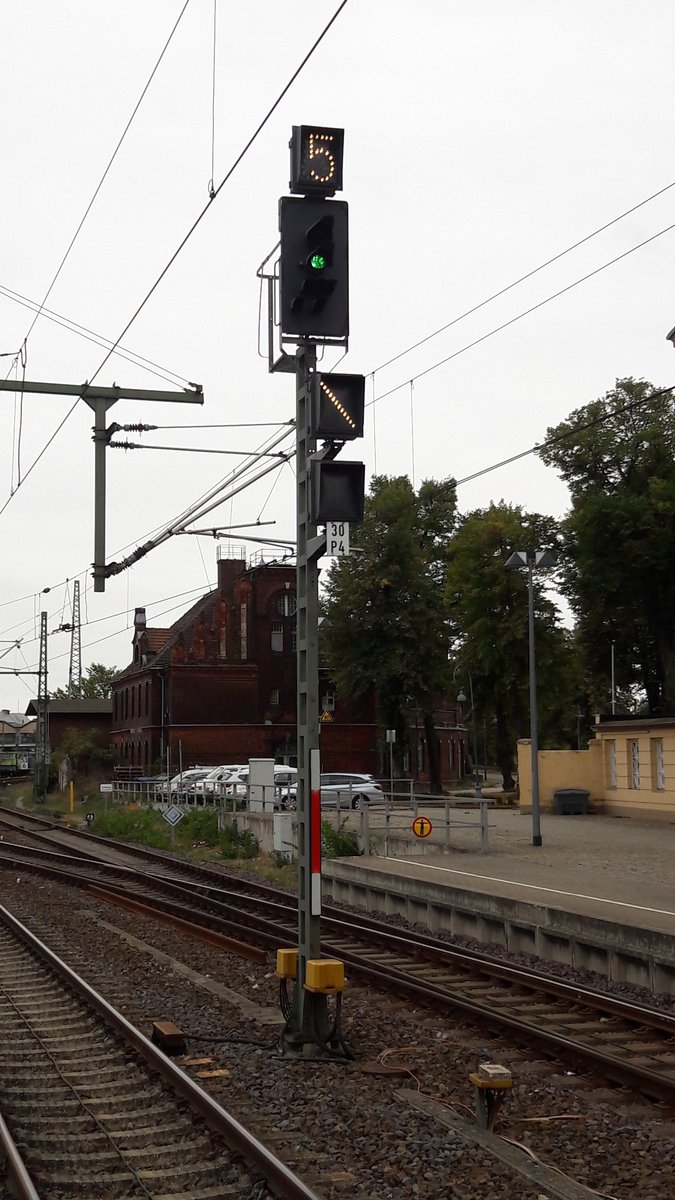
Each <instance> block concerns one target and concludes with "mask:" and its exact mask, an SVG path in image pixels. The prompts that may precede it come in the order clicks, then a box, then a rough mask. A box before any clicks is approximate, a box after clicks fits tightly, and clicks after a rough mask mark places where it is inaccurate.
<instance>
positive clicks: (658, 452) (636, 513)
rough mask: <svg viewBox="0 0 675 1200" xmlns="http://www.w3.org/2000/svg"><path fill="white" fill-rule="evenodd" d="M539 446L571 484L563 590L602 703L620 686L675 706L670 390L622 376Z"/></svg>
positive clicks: (674, 463) (653, 709)
mask: <svg viewBox="0 0 675 1200" xmlns="http://www.w3.org/2000/svg"><path fill="white" fill-rule="evenodd" d="M548 438H549V439H555V441H554V444H553V445H548V446H546V447H545V448H543V449H542V450H540V452H539V453H540V456H541V458H542V459H543V460H544V462H546V463H549V464H550V465H552V466H555V467H557V469H558V470H559V472H560V474H561V475H562V477H563V479H564V480H565V481H566V483H567V484H568V486H569V488H570V492H571V495H572V508H571V511H570V513H569V516H568V517H567V519H566V521H565V523H564V558H565V571H564V575H563V583H562V586H563V588H564V590H565V592H566V594H567V596H568V598H569V600H570V603H571V605H572V608H573V610H574V612H575V615H576V617H577V623H578V632H579V641H580V645H581V650H582V654H583V658H584V663H585V667H586V672H587V677H588V681H589V689H590V692H591V695H592V698H593V701H594V703H595V705H596V706H597V707H605V708H606V707H607V702H608V698H609V691H610V662H611V646H612V642H614V646H615V660H616V678H617V683H618V685H619V686H620V688H622V689H623V690H624V693H625V694H626V695H629V696H630V694H631V690H634V689H635V688H636V687H637V688H638V689H643V690H644V693H645V694H646V698H647V705H648V708H649V712H650V713H651V714H658V713H664V712H670V713H672V712H675V566H674V564H675V406H674V404H673V398H672V394H671V392H670V391H666V392H663V391H655V389H654V387H653V385H652V384H651V383H647V382H646V381H645V380H635V379H630V378H629V379H619V380H617V382H616V387H615V388H614V389H613V390H612V391H609V392H607V393H606V395H605V396H603V397H602V398H601V399H598V400H594V401H593V402H592V403H590V404H587V405H585V406H584V407H583V408H579V409H576V410H575V411H574V412H573V413H571V414H570V416H569V417H568V419H567V420H566V421H563V422H562V423H561V424H560V425H558V426H556V427H555V428H554V429H550V430H549V431H548Z"/></svg>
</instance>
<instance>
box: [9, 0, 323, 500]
mask: <svg viewBox="0 0 675 1200" xmlns="http://www.w3.org/2000/svg"><path fill="white" fill-rule="evenodd" d="M187 3H189V0H186V5H187ZM346 4H347V0H340V4H338V7H337V8H336V10H335V12H334V13H333V15H332V17H331V18H330V20H329V21H328V22H327V24H326V25H325V26H324V28H323V29H322V31H321V33H320V34H319V36H318V37H317V38H316V40H315V41H314V43H313V45H312V46H311V47H310V49H309V50H308V51H307V53H306V55H305V57H304V58H303V59H302V62H301V63H300V65H299V66H298V67H297V68H296V70H295V71H294V72H293V74H292V75H291V77H290V79H289V80H288V82H287V83H286V85H285V87H283V88H282V90H281V92H280V93H279V95H278V96H277V98H276V100H275V101H274V103H273V104H272V106H271V108H269V109H268V111H267V113H266V114H265V116H264V117H263V119H262V121H261V122H260V124H259V125H258V127H257V128H256V129H255V130H254V132H253V133H252V134H251V137H250V138H249V139H248V141H247V142H246V144H245V146H244V148H243V149H242V150H241V151H240V153H239V154H238V155H237V157H236V158H235V160H234V162H233V163H232V165H231V167H230V169H229V171H228V172H227V173H226V175H225V176H224V178H223V179H222V180H221V182H220V183H219V185H218V187H217V188H216V189H215V191H214V193H213V196H210V197H209V202H208V204H206V205H205V206H204V208H203V209H202V211H201V212H200V213H199V215H198V216H197V218H196V220H195V221H193V223H192V225H191V226H190V228H189V229H188V231H187V233H186V234H185V236H184V238H183V239H182V241H181V242H180V243H179V245H178V247H177V248H176V250H175V251H174V253H173V254H172V255H171V257H170V259H169V261H168V262H167V264H166V266H165V267H164V268H163V269H162V271H161V272H160V274H159V275H158V276H157V279H156V280H155V282H154V283H153V285H152V287H151V288H150V290H149V291H148V292H147V293H146V295H145V297H144V298H143V300H141V303H140V304H139V305H138V307H137V308H136V310H135V312H134V313H133V314H132V316H131V317H130V319H129V320H128V321H127V323H126V325H125V326H124V329H123V330H122V332H121V333H120V334H119V336H118V337H117V338H116V340H115V342H114V343H113V344H112V346H111V347H110V349H109V350H108V353H107V354H106V355H105V357H104V358H103V360H102V362H101V363H100V364H99V366H98V367H97V368H96V370H95V371H94V374H93V375H92V376H91V378H90V379H89V380H88V382H89V383H93V382H94V380H95V379H96V378H97V377H98V375H100V373H101V371H102V370H103V368H104V366H105V364H106V363H107V362H108V360H109V359H110V358H111V357H112V355H113V354H114V353H115V352H116V350H117V347H118V346H119V344H120V342H121V341H122V338H123V337H124V335H125V334H126V333H128V331H129V329H130V328H131V326H132V325H133V323H134V321H135V320H136V318H137V317H138V316H139V314H140V313H141V312H142V311H143V309H144V308H145V305H146V304H147V303H148V300H149V299H150V298H151V296H152V295H153V294H154V293H155V291H156V290H157V288H158V287H159V285H160V283H161V282H162V280H163V278H164V276H165V275H166V274H167V272H168V271H169V269H170V268H171V267H172V265H173V263H174V262H175V261H176V259H177V258H178V255H179V254H180V252H181V251H182V250H183V248H184V247H185V246H186V245H187V243H188V241H189V240H190V238H191V237H192V234H193V233H194V232H195V230H196V229H197V227H198V226H199V225H200V224H201V221H202V219H203V218H204V217H205V215H206V213H207V212H208V211H209V209H210V208H211V205H212V203H213V200H215V198H216V196H218V195H219V193H220V192H221V191H222V189H223V188H224V187H225V184H226V183H227V182H228V180H229V179H230V178H231V177H232V175H233V174H234V172H235V171H236V169H237V167H238V166H239V164H240V162H241V161H242V159H243V158H244V157H245V155H246V154H247V153H248V151H249V150H250V148H251V146H252V145H253V143H254V142H255V141H256V139H257V137H258V136H259V134H260V133H261V132H262V130H263V129H264V128H265V126H266V124H267V122H268V121H269V120H270V118H271V117H272V115H273V114H274V112H275V111H276V109H277V108H278V107H279V105H280V104H281V101H282V100H283V99H284V96H285V95H286V93H287V92H288V91H289V89H290V88H291V87H292V85H293V84H294V82H295V80H296V79H297V77H298V75H299V74H300V73H301V71H302V70H303V68H304V67H305V66H306V64H307V63H308V62H309V60H310V58H311V57H312V55H313V54H314V52H315V50H316V49H317V48H318V46H319V45H320V44H321V42H322V41H323V39H324V38H325V36H326V34H327V33H328V31H329V29H330V28H331V26H332V25H333V24H334V22H335V21H336V20H337V18H338V16H339V15H340V13H341V12H342V9H343V8H344V7H345V6H346ZM183 11H184V10H183ZM181 16H182V13H181ZM179 19H180V18H179ZM139 103H140V102H139ZM50 290H51V289H50ZM47 295H49V292H47ZM45 299H46V297H45ZM36 319H37V318H36ZM33 324H35V322H33ZM31 328H32V326H31ZM78 403H79V397H78V398H77V400H76V401H75V403H74V404H73V406H72V407H71V408H70V409H69V410H68V412H67V413H66V415H65V417H64V419H63V421H61V423H60V425H59V426H58V428H57V429H56V430H55V431H54V433H53V434H52V436H51V437H50V438H49V441H48V442H47V443H46V445H45V446H43V448H42V450H41V451H40V453H39V455H38V457H37V458H36V459H35V460H34V462H33V463H32V464H31V466H30V467H29V469H28V471H27V472H26V475H25V476H24V478H27V477H28V475H30V473H31V471H32V470H33V467H34V466H36V464H37V463H38V462H39V460H40V459H41V458H42V456H43V454H44V453H45V451H46V450H47V449H48V448H49V446H50V445H51V443H52V442H53V441H54V438H55V437H56V435H57V434H58V433H59V432H60V430H61V429H62V428H63V426H64V425H65V423H66V421H67V420H68V418H69V417H70V415H71V413H73V412H74V410H75V408H76V407H77V405H78ZM13 494H14V495H15V494H16V492H15V493H13ZM11 499H12V496H10V497H9V498H8V500H7V501H6V502H5V504H4V505H3V507H2V508H0V516H2V514H3V512H4V511H5V509H6V508H7V505H8V504H9V503H10V501H11Z"/></svg>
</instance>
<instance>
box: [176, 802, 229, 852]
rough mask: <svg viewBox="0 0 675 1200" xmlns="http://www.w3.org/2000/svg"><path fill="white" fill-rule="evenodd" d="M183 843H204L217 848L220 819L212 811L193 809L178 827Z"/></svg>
mask: <svg viewBox="0 0 675 1200" xmlns="http://www.w3.org/2000/svg"><path fill="white" fill-rule="evenodd" d="M178 833H179V835H180V838H181V841H188V842H203V843H205V844H206V845H207V846H217V845H218V841H219V836H218V818H217V816H216V814H215V812H213V811H212V810H211V811H209V810H208V809H205V808H192V809H190V811H189V812H187V813H186V814H185V816H184V817H183V820H182V821H181V823H180V825H179V827H178Z"/></svg>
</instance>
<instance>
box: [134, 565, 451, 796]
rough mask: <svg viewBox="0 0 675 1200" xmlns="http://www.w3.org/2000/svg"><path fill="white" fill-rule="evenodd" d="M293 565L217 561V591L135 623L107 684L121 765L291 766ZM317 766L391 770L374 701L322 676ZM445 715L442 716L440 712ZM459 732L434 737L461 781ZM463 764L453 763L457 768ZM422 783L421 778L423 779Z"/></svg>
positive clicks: (139, 615)
mask: <svg viewBox="0 0 675 1200" xmlns="http://www.w3.org/2000/svg"><path fill="white" fill-rule="evenodd" d="M295 613H296V597H295V566H294V565H292V564H288V563H262V562H261V563H258V564H253V565H247V563H246V561H245V560H244V559H243V558H225V557H220V556H219V559H218V586H217V587H216V588H215V589H214V590H213V591H212V592H209V593H208V594H206V595H205V596H202V597H201V598H200V599H199V600H198V601H197V602H196V603H195V604H193V605H192V607H191V608H190V609H189V610H188V611H187V612H186V613H185V614H184V615H183V616H182V617H180V618H179V619H178V620H177V621H176V622H175V623H174V624H173V625H172V626H171V627H170V628H161V629H159V628H150V627H148V625H147V623H146V617H145V609H144V608H137V609H136V614H135V619H134V637H133V660H132V662H131V663H130V665H129V666H128V667H127V668H126V670H124V671H122V672H121V674H120V675H118V676H117V678H116V679H115V680H114V682H113V692H112V702H113V723H112V741H113V744H114V745H115V748H116V750H117V752H118V755H119V759H120V762H121V763H122V764H123V765H125V766H127V767H133V768H137V769H140V770H142V771H144V772H147V771H149V770H150V769H151V767H152V766H153V765H154V764H162V766H163V765H164V764H165V763H166V756H167V750H168V752H169V754H170V761H171V765H172V768H173V767H176V768H177V764H178V761H179V752H180V753H181V754H182V762H183V765H184V766H186V767H187V766H189V765H190V764H200V765H209V764H214V765H217V764H219V763H226V762H232V763H237V762H241V763H244V762H247V761H248V759H249V758H274V759H275V760H276V761H277V762H289V763H293V764H294V763H295V761H296V618H295ZM319 706H320V709H321V712H322V713H323V714H325V717H326V719H325V720H323V721H322V724H321V760H322V767H323V769H324V770H326V771H330V770H333V771H335V770H342V771H350V770H351V771H369V772H371V773H372V774H373V775H375V776H378V775H382V774H386V772H387V770H388V768H387V767H386V765H385V761H383V751H382V748H381V747H380V746H379V743H378V729H377V725H376V720H375V710H374V702H373V701H372V700H370V701H364V702H355V701H353V700H351V699H349V698H345V697H340V696H338V695H336V693H335V689H334V687H333V686H332V684H331V681H330V679H329V677H328V675H327V672H326V670H325V668H322V669H321V671H320V680H319ZM444 715H445V714H444ZM464 733H465V731H463V729H462V728H461V727H458V726H457V721H456V714H455V719H454V728H451V727H450V726H448V725H447V723H444V724H443V726H442V728H439V729H438V734H439V736H440V738H441V743H442V745H441V756H442V762H443V766H444V771H443V774H444V777H445V778H447V779H449V780H451V779H456V778H457V774H456V769H455V771H452V770H451V769H450V764H451V763H452V761H453V753H452V750H451V749H450V750H449V749H448V747H447V746H446V747H445V753H443V749H444V747H443V743H444V742H446V741H448V742H451V743H453V744H455V743H456V744H457V746H459V744H460V743H461V741H462V739H463V735H464ZM460 759H461V755H460V753H459V752H458V751H457V752H456V753H455V754H454V762H455V764H458V763H459V762H460ZM421 777H423V773H421Z"/></svg>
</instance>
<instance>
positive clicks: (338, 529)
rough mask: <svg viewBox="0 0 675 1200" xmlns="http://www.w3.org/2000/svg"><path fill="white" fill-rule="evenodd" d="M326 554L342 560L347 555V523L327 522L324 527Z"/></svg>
mask: <svg viewBox="0 0 675 1200" xmlns="http://www.w3.org/2000/svg"><path fill="white" fill-rule="evenodd" d="M326 554H327V555H328V556H329V557H332V558H342V557H343V556H344V555H348V554H349V522H348V521H329V522H328V524H327V525H326Z"/></svg>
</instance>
